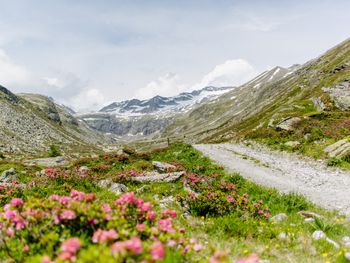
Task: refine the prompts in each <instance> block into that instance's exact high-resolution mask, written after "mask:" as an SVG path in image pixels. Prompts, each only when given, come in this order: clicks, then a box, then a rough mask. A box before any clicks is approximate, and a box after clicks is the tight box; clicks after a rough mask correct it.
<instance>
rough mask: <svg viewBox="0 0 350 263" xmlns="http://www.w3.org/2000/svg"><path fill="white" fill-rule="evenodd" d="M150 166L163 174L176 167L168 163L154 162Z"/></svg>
mask: <svg viewBox="0 0 350 263" xmlns="http://www.w3.org/2000/svg"><path fill="white" fill-rule="evenodd" d="M152 164H153V166H154V168H155V169H156V170H157V171H158V172H160V173H164V172H168V171H169V170H174V169H176V166H174V165H172V164H169V163H164V162H157V161H154V162H152Z"/></svg>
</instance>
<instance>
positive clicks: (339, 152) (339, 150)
mask: <svg viewBox="0 0 350 263" xmlns="http://www.w3.org/2000/svg"><path fill="white" fill-rule="evenodd" d="M324 152H326V153H327V154H328V156H329V157H338V158H339V157H342V156H344V155H345V154H347V153H349V152H350V139H349V138H345V139H342V140H340V141H337V142H336V143H333V144H331V145H329V146H327V147H326V148H325V149H324Z"/></svg>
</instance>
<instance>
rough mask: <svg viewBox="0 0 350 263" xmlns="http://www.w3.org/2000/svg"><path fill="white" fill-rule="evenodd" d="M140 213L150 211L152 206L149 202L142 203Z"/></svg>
mask: <svg viewBox="0 0 350 263" xmlns="http://www.w3.org/2000/svg"><path fill="white" fill-rule="evenodd" d="M140 210H141V212H142V213H144V212H148V211H151V210H152V204H151V203H150V202H146V203H143V204H142V205H141V208H140Z"/></svg>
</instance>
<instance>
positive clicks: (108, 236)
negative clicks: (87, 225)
mask: <svg viewBox="0 0 350 263" xmlns="http://www.w3.org/2000/svg"><path fill="white" fill-rule="evenodd" d="M117 238H118V234H117V232H116V231H115V230H114V229H110V230H107V231H106V230H101V229H98V230H97V231H96V232H95V233H94V235H93V237H92V242H94V243H104V242H108V241H113V240H115V239H117Z"/></svg>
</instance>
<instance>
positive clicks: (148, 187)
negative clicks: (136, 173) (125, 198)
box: [136, 185, 151, 194]
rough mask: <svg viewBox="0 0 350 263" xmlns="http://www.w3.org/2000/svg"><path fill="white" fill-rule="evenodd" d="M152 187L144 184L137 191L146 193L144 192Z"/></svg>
mask: <svg viewBox="0 0 350 263" xmlns="http://www.w3.org/2000/svg"><path fill="white" fill-rule="evenodd" d="M150 189H151V187H150V186H149V185H143V186H141V187H140V188H138V189H137V190H136V193H138V194H142V193H144V192H147V191H149V190H150Z"/></svg>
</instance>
